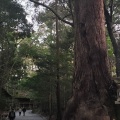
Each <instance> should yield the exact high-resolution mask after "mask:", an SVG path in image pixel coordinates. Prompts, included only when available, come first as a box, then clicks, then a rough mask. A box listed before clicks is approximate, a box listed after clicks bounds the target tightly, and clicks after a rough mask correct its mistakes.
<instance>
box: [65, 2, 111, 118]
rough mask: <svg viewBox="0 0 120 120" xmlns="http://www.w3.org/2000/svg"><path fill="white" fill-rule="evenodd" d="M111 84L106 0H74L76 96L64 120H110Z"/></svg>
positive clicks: (74, 93) (74, 83)
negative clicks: (105, 9) (104, 0)
mask: <svg viewBox="0 0 120 120" xmlns="http://www.w3.org/2000/svg"><path fill="white" fill-rule="evenodd" d="M110 84H111V77H110V74H109V70H108V58H107V51H106V39H105V21H104V7H103V0H75V73H74V81H73V96H72V98H71V99H70V100H69V102H68V105H67V108H66V111H65V113H64V116H63V120H109V115H108V114H109V113H108V104H107V103H109V99H108V98H109V97H108V89H109V86H110Z"/></svg>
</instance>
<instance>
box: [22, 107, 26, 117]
mask: <svg viewBox="0 0 120 120" xmlns="http://www.w3.org/2000/svg"><path fill="white" fill-rule="evenodd" d="M22 111H23V116H25V112H26V108H23V109H22Z"/></svg>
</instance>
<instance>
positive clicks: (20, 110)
mask: <svg viewBox="0 0 120 120" xmlns="http://www.w3.org/2000/svg"><path fill="white" fill-rule="evenodd" d="M21 112H22V109H21V108H19V116H20V115H21Z"/></svg>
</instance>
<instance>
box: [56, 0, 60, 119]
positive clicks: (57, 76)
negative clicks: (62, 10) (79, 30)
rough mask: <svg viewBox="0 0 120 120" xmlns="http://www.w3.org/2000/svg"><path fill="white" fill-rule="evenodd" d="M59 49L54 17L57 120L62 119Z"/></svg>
mask: <svg viewBox="0 0 120 120" xmlns="http://www.w3.org/2000/svg"><path fill="white" fill-rule="evenodd" d="M55 2H56V13H57V12H58V6H57V4H58V0H56V1H55ZM59 56H60V50H59V26H58V18H57V17H56V79H57V80H56V99H57V120H61V119H62V113H61V99H60V75H59V69H60V66H59V64H60V62H59Z"/></svg>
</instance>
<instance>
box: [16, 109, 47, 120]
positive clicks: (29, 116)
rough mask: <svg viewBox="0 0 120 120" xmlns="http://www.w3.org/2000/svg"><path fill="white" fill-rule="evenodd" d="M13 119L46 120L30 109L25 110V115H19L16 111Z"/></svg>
mask: <svg viewBox="0 0 120 120" xmlns="http://www.w3.org/2000/svg"><path fill="white" fill-rule="evenodd" d="M15 120H46V119H45V118H44V117H41V116H40V115H38V114H33V113H32V110H27V111H26V114H25V116H23V114H21V116H19V113H18V112H16V118H15Z"/></svg>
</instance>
